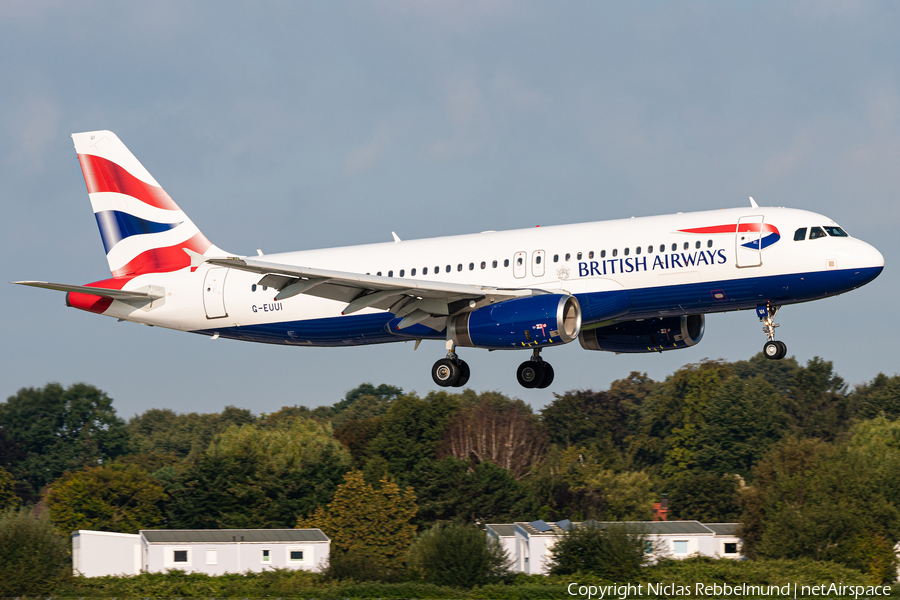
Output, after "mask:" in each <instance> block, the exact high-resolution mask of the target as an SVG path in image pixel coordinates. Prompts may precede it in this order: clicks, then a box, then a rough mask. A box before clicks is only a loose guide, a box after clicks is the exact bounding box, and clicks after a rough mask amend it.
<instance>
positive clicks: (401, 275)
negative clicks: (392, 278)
mask: <svg viewBox="0 0 900 600" xmlns="http://www.w3.org/2000/svg"><path fill="white" fill-rule="evenodd" d="M405 273H406V271H405V270H404V269H400V277H403V275H404V274H405Z"/></svg>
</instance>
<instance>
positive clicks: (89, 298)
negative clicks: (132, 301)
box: [66, 277, 134, 315]
mask: <svg viewBox="0 0 900 600" xmlns="http://www.w3.org/2000/svg"><path fill="white" fill-rule="evenodd" d="M132 279H134V278H133V277H117V278H114V279H104V280H103V281H95V282H94V283H87V284H85V285H87V286H88V287H101V288H106V289H109V290H121V289H122V287H123V286H124V285H125V284H126V283H128V282H129V281H131V280H132ZM112 303H113V301H112V298H102V297H100V296H94V295H92V294H84V293H81V292H69V293H67V294H66V304H67V305H68V306H71V307H72V308H77V309H79V310H86V311H88V312H92V313H97V314H98V315H102V314H103V313H105V312H106V309H107V308H109V306H110V305H111V304H112Z"/></svg>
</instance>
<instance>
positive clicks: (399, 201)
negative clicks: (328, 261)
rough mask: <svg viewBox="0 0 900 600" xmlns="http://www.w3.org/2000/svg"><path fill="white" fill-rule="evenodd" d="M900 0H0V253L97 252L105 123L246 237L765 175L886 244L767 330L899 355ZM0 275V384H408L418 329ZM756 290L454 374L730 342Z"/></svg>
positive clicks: (868, 361)
mask: <svg viewBox="0 0 900 600" xmlns="http://www.w3.org/2000/svg"><path fill="white" fill-rule="evenodd" d="M898 12H900V6H898V5H897V4H896V3H891V2H828V1H815V2H813V1H809V2H753V3H736V2H728V3H724V2H677V3H669V2H641V3H636V2H628V3H625V2H621V3H599V2H580V3H578V2H571V3H549V2H503V1H497V2H481V3H476V2H433V1H431V2H430V1H420V0H415V1H413V0H410V1H404V0H398V1H393V2H392V1H381V2H354V3H336V2H318V3H311V2H305V3H301V2H270V3H261V2H255V3H235V2H221V1H220V2H171V3H169V2H147V3H137V2H134V3H116V2H79V3H70V2H61V1H60V2H35V1H17V0H12V1H11V0H7V1H5V2H0V65H2V69H0V74H2V76H0V99H2V100H0V106H2V111H0V139H2V140H3V141H4V142H5V143H4V144H3V147H2V148H0V182H2V185H3V198H4V200H3V207H4V211H5V218H4V219H3V220H2V224H0V232H2V236H0V245H2V249H3V251H4V252H3V254H4V256H5V260H3V261H2V267H0V270H2V277H0V280H2V281H4V282H6V281H13V280H18V279H43V280H49V281H59V282H67V283H86V282H89V281H95V280H98V279H103V278H105V277H108V274H109V270H108V266H107V264H106V260H105V256H104V253H103V246H102V244H101V241H100V236H99V234H98V231H97V227H96V224H95V221H94V218H93V215H92V212H91V208H90V203H89V201H88V197H87V193H86V191H85V186H84V182H83V180H82V177H81V172H80V170H79V168H78V162H77V160H76V158H75V152H74V149H73V148H72V143H71V139H70V138H69V135H70V134H71V133H72V132H77V131H87V130H92V129H111V130H113V131H115V132H116V133H117V134H118V135H119V137H120V138H121V139H122V140H123V141H124V142H125V144H126V145H128V146H129V148H130V149H131V150H132V151H133V152H134V153H135V155H136V156H137V157H138V159H139V160H140V161H141V162H142V163H143V164H144V166H145V167H147V169H148V170H149V171H150V172H151V173H152V174H153V175H154V177H155V178H156V179H157V180H158V181H159V182H160V183H161V184H162V186H163V187H164V188H165V189H166V191H168V192H169V194H170V195H171V196H172V197H173V198H174V199H175V200H176V202H178V203H179V205H180V206H181V208H182V209H184V210H185V211H186V212H187V213H188V214H189V215H190V216H191V219H192V220H193V221H194V222H195V223H196V224H197V225H198V227H200V228H201V230H202V231H203V232H204V233H205V234H206V236H207V237H208V238H209V239H210V240H212V241H213V242H214V243H215V244H216V245H218V246H220V247H222V248H224V249H226V250H228V251H231V252H237V253H246V254H252V253H254V252H255V249H256V248H262V249H263V250H264V251H266V252H277V251H285V250H299V249H306V248H317V247H325V246H340V245H350V244H356V243H369V242H376V241H389V240H390V239H391V234H390V232H391V231H392V230H393V231H396V232H397V233H398V234H399V235H400V237H402V238H405V239H406V238H419V237H428V236H434V235H448V234H456V233H468V232H474V231H482V230H486V229H510V228H518V227H532V226H534V225H537V224H541V225H552V224H562V223H570V222H578V221H588V220H600V219H606V218H621V217H629V216H633V215H634V216H641V215H651V214H660V213H669V212H677V211H690V210H706V209H715V208H722V207H732V206H746V205H748V203H749V201H748V200H747V196H751V195H752V196H753V197H754V198H756V200H757V201H758V202H759V203H760V204H761V205H776V206H791V207H796V208H805V209H809V210H814V211H817V212H821V213H824V214H826V215H828V216H830V217H832V218H833V219H834V220H836V221H837V222H838V223H840V224H841V225H843V226H844V227H845V228H846V229H847V230H848V231H849V232H850V233H851V235H854V236H856V237H860V238H862V239H864V240H866V241H868V242H870V243H872V244H874V245H875V246H876V247H878V248H879V249H880V250H881V252H882V253H883V254H884V256H885V260H886V265H887V266H886V269H885V272H884V273H883V274H882V276H881V277H879V278H878V279H877V280H875V282H873V283H872V284H870V285H869V286H867V287H865V288H863V289H861V290H858V291H855V292H852V293H850V294H846V295H843V296H840V297H838V298H833V299H828V300H824V301H819V302H815V303H812V304H807V305H798V306H792V307H787V308H785V309H784V310H783V311H782V312H781V313H780V314H779V318H778V322H780V323H781V328H780V329H779V330H778V334H779V338H780V339H782V340H784V341H785V342H786V343H787V344H788V351H789V354H791V355H795V356H796V357H797V358H798V360H800V361H803V362H805V361H806V360H808V359H809V358H811V357H812V356H815V355H821V356H823V357H825V358H826V359H829V360H833V361H834V363H835V367H836V369H837V371H838V372H839V373H840V374H841V375H842V376H844V377H845V378H846V379H847V380H848V381H850V382H852V383H857V382H861V381H866V380H869V379H871V378H872V377H873V376H875V375H876V374H877V373H878V372H879V371H883V372H886V373H888V374H894V373H896V372H897V371H898V367H897V364H898V363H897V359H896V351H895V347H894V343H895V340H896V339H897V337H898V334H900V327H898V325H897V320H896V317H895V315H894V312H895V305H896V298H897V297H898V293H900V289H898V288H900V286H898V277H897V275H896V272H895V267H894V265H895V264H897V262H898V260H897V259H898V258H900V244H898V242H897V239H896V234H895V231H896V230H897V228H898V225H900V205H898V203H897V201H896V196H897V191H898V190H900V122H898V119H900V36H897V34H896V32H897V31H898V30H900V14H898ZM63 300H64V298H63V294H61V293H54V292H49V291H43V290H34V289H26V288H20V287H18V286H12V285H8V284H5V283H4V284H2V285H0V309H2V315H3V316H2V321H0V323H2V328H0V339H2V346H0V365H2V366H0V369H2V370H0V374H2V377H0V382H2V389H0V394H2V397H3V398H5V397H6V396H9V395H11V394H13V393H15V391H16V390H17V389H19V388H20V387H24V386H42V385H44V384H45V383H47V382H49V381H60V382H62V383H63V384H66V385H68V384H71V383H73V382H75V381H86V382H88V383H92V384H94V385H96V386H98V387H100V388H102V389H104V390H106V391H107V392H108V393H109V394H110V395H111V396H112V397H113V398H114V399H115V401H116V406H117V408H118V410H119V412H120V414H122V415H123V416H125V417H128V416H130V415H132V414H134V413H136V412H141V411H143V410H145V409H146V408H150V407H171V408H175V409H177V410H182V411H188V410H200V411H218V410H220V409H221V407H223V406H224V405H226V404H235V405H238V406H243V407H247V408H250V409H252V410H254V411H256V412H261V411H271V410H274V409H277V408H278V407H280V406H282V405H284V404H308V405H313V406H315V405H318V404H330V403H332V402H334V401H336V400H337V399H339V398H340V397H342V396H343V394H344V392H346V391H347V390H349V389H351V388H353V387H355V386H356V385H358V384H359V383H361V382H363V381H370V382H373V383H376V384H377V383H382V382H385V383H391V384H394V385H399V386H402V387H403V388H404V389H406V390H410V391H411V390H416V391H418V392H420V393H424V392H427V391H428V390H430V389H433V388H434V387H435V386H434V384H433V383H432V381H431V377H430V367H431V364H432V363H433V362H434V360H436V359H437V358H439V357H440V356H441V355H442V354H443V352H444V350H443V348H442V345H441V344H439V343H424V344H422V346H421V347H420V348H419V350H418V351H416V352H413V345H412V344H411V343H410V344H403V343H401V344H393V345H385V346H373V347H367V348H346V349H327V348H322V349H305V348H282V347H273V346H265V345H259V344H247V343H239V342H233V341H228V340H216V341H211V340H209V339H208V338H205V337H202V336H197V335H191V334H184V333H177V332H173V331H167V330H162V329H156V328H148V327H141V326H137V325H133V324H128V323H116V322H115V320H113V319H109V318H104V317H98V316H96V315H91V314H88V313H83V312H80V311H76V310H72V309H67V308H65V306H64V304H63ZM764 341H765V337H764V335H763V334H762V332H761V331H760V324H759V322H758V321H757V320H756V317H755V316H754V314H752V313H750V312H742V313H733V314H727V315H713V316H711V317H709V318H708V320H707V330H706V336H705V337H704V339H703V342H702V343H701V344H700V345H698V346H696V347H694V348H691V349H687V350H683V351H678V352H669V353H665V354H661V355H659V354H653V355H641V356H615V355H611V354H606V353H592V352H586V351H583V350H581V348H580V347H579V346H578V344H577V343H576V344H574V345H571V344H570V345H569V346H567V347H565V348H561V349H557V350H555V351H552V352H550V351H548V352H547V353H545V357H546V358H547V359H548V360H550V361H551V362H552V363H553V365H554V368H555V371H556V382H555V383H554V385H553V386H552V387H551V388H550V389H549V390H541V391H526V390H523V389H522V388H519V386H518V385H517V384H516V383H515V373H514V370H515V366H516V365H517V364H518V363H519V362H521V361H522V360H524V359H525V358H526V355H525V354H522V353H518V352H491V353H488V352H486V351H480V350H466V349H463V350H462V351H461V353H462V355H463V357H464V358H465V359H466V360H467V362H469V364H470V365H471V367H472V372H473V375H472V378H471V380H470V387H473V388H474V389H476V390H488V389H492V390H499V391H502V392H505V393H507V394H510V395H513V396H518V397H521V398H523V399H525V400H527V401H529V402H530V403H532V405H534V406H536V407H538V406H541V405H543V404H546V403H547V402H549V401H550V400H551V399H552V393H553V392H554V391H555V392H563V391H566V390H569V389H576V388H594V389H600V388H605V387H606V386H607V385H608V384H609V382H610V381H612V380H613V379H617V378H620V377H624V376H626V375H627V374H628V373H629V371H631V370H639V371H646V372H647V373H648V374H649V375H650V376H651V377H654V378H657V379H660V378H663V377H665V375H667V374H668V373H671V372H672V371H673V370H674V369H676V368H677V367H679V366H680V365H682V364H685V363H688V362H696V361H699V360H701V359H703V358H704V357H710V358H725V359H728V360H738V359H745V358H748V357H749V356H751V355H753V354H754V353H756V352H758V351H759V350H760V349H761V348H762V344H763V342H764Z"/></svg>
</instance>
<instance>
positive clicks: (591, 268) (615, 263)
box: [578, 249, 727, 277]
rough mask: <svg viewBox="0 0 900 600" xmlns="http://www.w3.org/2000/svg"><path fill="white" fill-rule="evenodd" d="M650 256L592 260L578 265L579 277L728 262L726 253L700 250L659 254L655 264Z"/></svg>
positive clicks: (655, 258) (654, 259)
mask: <svg viewBox="0 0 900 600" xmlns="http://www.w3.org/2000/svg"><path fill="white" fill-rule="evenodd" d="M650 259H651V257H650V256H629V257H627V258H607V259H605V260H599V261H598V260H592V261H590V262H579V263H578V276H579V277H592V276H595V275H615V274H617V273H633V272H635V271H657V270H660V269H662V270H666V269H675V268H683V267H696V266H699V265H717V264H718V265H722V264H725V262H727V259H726V258H725V251H724V250H722V249H719V250H700V251H698V252H681V253H672V254H657V255H656V256H654V257H652V259H653V263H652V264H651V263H649V260H650Z"/></svg>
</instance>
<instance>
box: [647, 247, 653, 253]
mask: <svg viewBox="0 0 900 600" xmlns="http://www.w3.org/2000/svg"><path fill="white" fill-rule="evenodd" d="M647 254H653V246H647Z"/></svg>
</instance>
